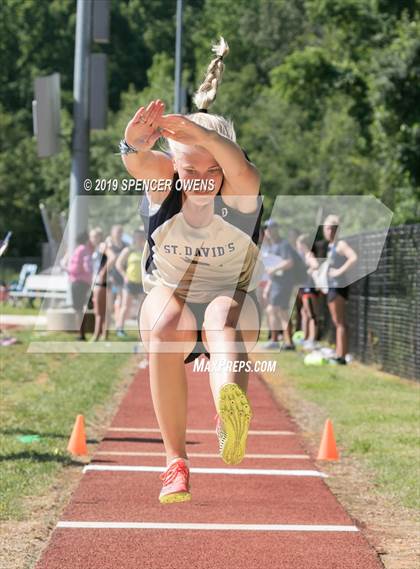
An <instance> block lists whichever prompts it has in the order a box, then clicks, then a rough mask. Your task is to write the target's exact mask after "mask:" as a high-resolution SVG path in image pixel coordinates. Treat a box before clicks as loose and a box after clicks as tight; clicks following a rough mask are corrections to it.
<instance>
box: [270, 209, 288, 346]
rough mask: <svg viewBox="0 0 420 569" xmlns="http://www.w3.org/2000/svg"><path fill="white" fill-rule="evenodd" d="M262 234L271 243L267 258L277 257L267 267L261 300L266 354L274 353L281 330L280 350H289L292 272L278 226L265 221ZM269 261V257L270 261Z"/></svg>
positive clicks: (284, 240)
mask: <svg viewBox="0 0 420 569" xmlns="http://www.w3.org/2000/svg"><path fill="white" fill-rule="evenodd" d="M264 228H265V233H266V236H267V238H268V239H270V241H271V246H270V254H271V255H272V256H274V257H277V258H278V260H277V259H276V260H275V262H273V263H271V262H270V266H269V267H267V269H266V271H267V274H268V276H269V281H268V283H267V285H266V288H265V290H264V293H263V296H264V298H266V299H267V301H268V305H267V308H266V311H267V317H268V323H269V328H270V330H271V339H270V341H269V342H267V343H266V344H265V346H264V347H265V348H266V349H269V350H274V349H278V348H279V347H280V346H279V343H278V341H277V332H276V331H277V330H278V329H282V330H283V339H284V344H283V349H285V350H293V349H294V345H293V343H292V339H291V335H290V328H289V305H290V297H291V295H292V291H293V286H294V281H293V275H292V272H291V269H292V268H293V265H294V261H293V252H292V248H291V245H290V244H289V243H288V241H287V240H286V239H282V238H281V236H280V233H279V224H278V223H277V221H275V220H274V219H269V220H267V221H266V222H265V224H264ZM272 259H273V257H272Z"/></svg>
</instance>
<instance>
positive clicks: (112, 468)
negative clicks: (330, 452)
mask: <svg viewBox="0 0 420 569" xmlns="http://www.w3.org/2000/svg"><path fill="white" fill-rule="evenodd" d="M92 470H100V471H105V472H117V471H119V472H164V471H165V470H166V468H165V467H164V466H130V465H109V466H108V465H104V464H90V465H88V466H85V467H84V469H83V472H84V473H85V472H89V471H92ZM190 472H191V473H196V474H243V475H250V474H258V475H261V476H314V477H318V478H328V475H327V474H324V473H323V472H319V471H318V470H278V469H262V468H190Z"/></svg>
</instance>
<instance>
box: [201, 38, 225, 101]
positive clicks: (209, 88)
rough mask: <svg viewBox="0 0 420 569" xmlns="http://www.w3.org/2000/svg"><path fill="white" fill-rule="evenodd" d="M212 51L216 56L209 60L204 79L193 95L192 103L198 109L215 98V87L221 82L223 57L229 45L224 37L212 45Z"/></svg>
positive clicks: (223, 67)
mask: <svg viewBox="0 0 420 569" xmlns="http://www.w3.org/2000/svg"><path fill="white" fill-rule="evenodd" d="M212 51H213V53H215V54H216V57H215V58H214V59H212V60H211V62H210V65H209V66H208V67H207V71H206V76H205V78H204V81H203V83H202V84H201V85H200V87H199V88H198V89H197V91H196V92H195V94H194V96H193V101H194V104H195V105H196V107H197V108H198V109H199V110H200V109H208V108H209V107H210V105H211V104H212V103H213V101H214V100H215V99H216V93H217V88H218V86H219V85H220V83H221V82H222V75H223V71H224V69H225V66H224V63H223V58H224V57H225V55H227V54H228V53H229V46H228V44H227V42H226V41H225V40H224V38H222V37H220V40H219V42H218V43H216V44H213V45H212Z"/></svg>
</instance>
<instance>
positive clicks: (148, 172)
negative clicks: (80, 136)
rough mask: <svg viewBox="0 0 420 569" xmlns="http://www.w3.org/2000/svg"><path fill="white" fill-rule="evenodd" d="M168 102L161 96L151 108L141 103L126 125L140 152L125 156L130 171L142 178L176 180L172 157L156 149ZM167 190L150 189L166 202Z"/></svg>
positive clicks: (129, 140)
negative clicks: (154, 190)
mask: <svg viewBox="0 0 420 569" xmlns="http://www.w3.org/2000/svg"><path fill="white" fill-rule="evenodd" d="M164 110H165V105H164V103H163V102H162V101H160V100H159V99H157V100H155V101H151V102H150V103H149V105H148V106H147V108H145V107H140V108H139V109H138V110H137V112H136V114H135V115H134V117H133V118H132V119H131V120H130V122H129V123H128V125H127V128H126V129H125V140H126V142H127V143H128V144H129V145H130V146H132V147H134V148H135V149H136V150H137V153H132V154H131V153H130V154H123V155H122V160H123V162H124V166H125V167H126V169H127V171H128V172H129V173H130V174H131V175H132V176H133V177H134V178H136V179H138V180H154V179H155V180H161V179H170V180H172V178H173V175H174V167H173V163H172V160H171V158H170V157H169V156H167V155H166V154H165V153H163V152H159V151H157V150H152V147H153V145H154V144H155V142H156V140H157V139H158V138H159V137H160V136H161V132H160V130H158V129H159V119H160V117H162V114H163V111H164ZM166 195H167V191H159V192H153V191H151V192H149V198H150V200H151V201H152V202H153V203H162V201H163V200H164V199H165V197H166Z"/></svg>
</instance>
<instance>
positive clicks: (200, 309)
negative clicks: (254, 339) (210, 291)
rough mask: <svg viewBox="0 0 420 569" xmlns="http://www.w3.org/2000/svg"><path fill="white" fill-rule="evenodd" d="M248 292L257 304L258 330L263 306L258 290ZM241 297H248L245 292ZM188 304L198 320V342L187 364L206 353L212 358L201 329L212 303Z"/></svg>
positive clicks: (186, 360) (187, 359)
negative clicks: (259, 299)
mask: <svg viewBox="0 0 420 569" xmlns="http://www.w3.org/2000/svg"><path fill="white" fill-rule="evenodd" d="M239 292H243V291H239ZM246 294H247V295H248V296H250V297H251V298H252V299H253V301H254V303H255V306H256V307H257V312H258V331H259V330H260V326H261V307H260V303H259V302H258V299H257V294H256V291H255V290H252V291H251V292H248V293H246ZM241 298H242V301H244V300H245V298H246V295H245V294H244V295H241ZM186 304H187V306H188V307H189V308H190V309H191V311H192V312H193V314H194V316H195V319H196V321H197V342H196V344H195V346H194V348H193V350H192V352H191V353H190V354H189V355H188V356H187V357H186V358H185V360H184V362H185V363H186V364H188V363H190V362H192V361H193V360H195V359H196V358H198V357H200V355H201V354H204V355H205V356H206V357H207V358H210V354H209V353H208V352H207V351H206V347H205V346H204V343H203V339H202V337H201V330H202V328H203V322H204V314H205V312H206V309H207V307H208V305H209V304H210V303H209V302H204V303H196V302H187V303H186ZM258 335H259V332H258Z"/></svg>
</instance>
